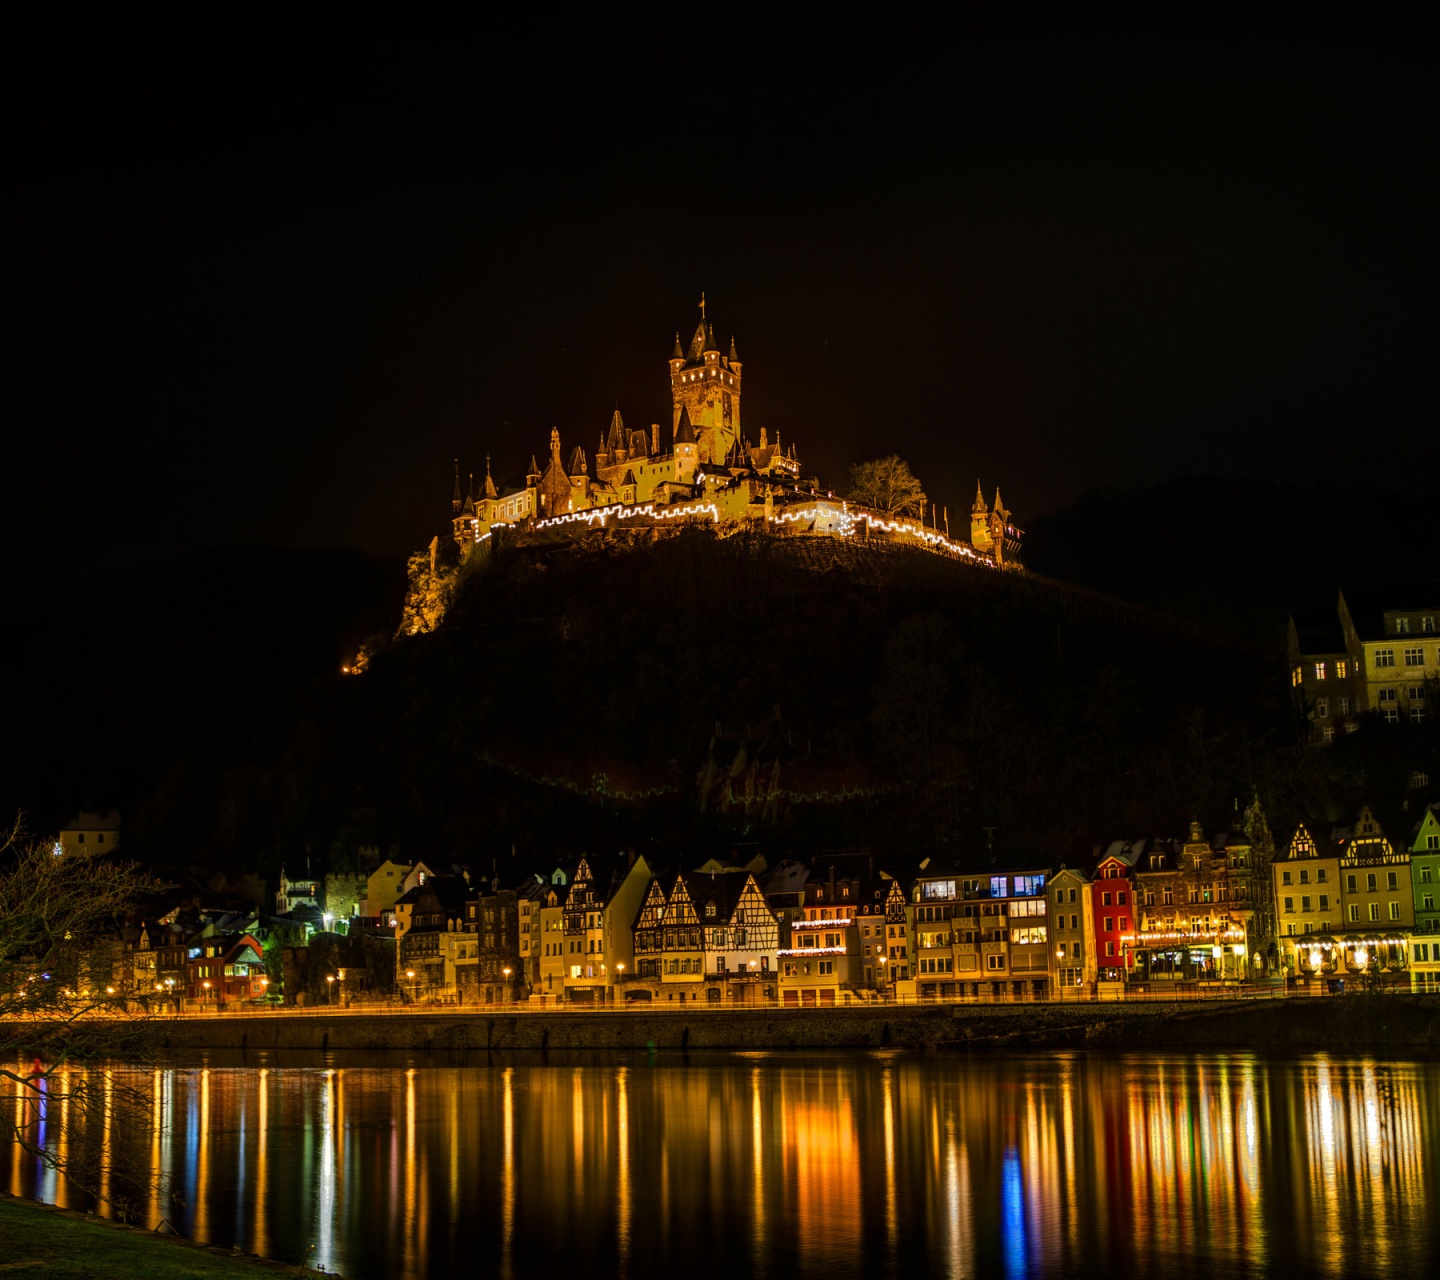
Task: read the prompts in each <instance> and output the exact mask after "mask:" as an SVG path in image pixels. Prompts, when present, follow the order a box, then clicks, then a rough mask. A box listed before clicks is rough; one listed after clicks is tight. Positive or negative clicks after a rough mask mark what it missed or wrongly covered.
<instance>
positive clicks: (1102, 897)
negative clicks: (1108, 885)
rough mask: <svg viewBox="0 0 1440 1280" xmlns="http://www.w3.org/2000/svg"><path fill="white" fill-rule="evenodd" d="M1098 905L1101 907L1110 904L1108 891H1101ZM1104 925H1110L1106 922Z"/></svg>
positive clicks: (1107, 926)
mask: <svg viewBox="0 0 1440 1280" xmlns="http://www.w3.org/2000/svg"><path fill="white" fill-rule="evenodd" d="M1100 905H1101V906H1102V907H1108V906H1109V905H1110V895H1109V894H1108V893H1102V894H1101V895H1100ZM1105 927H1106V928H1107V929H1108V928H1109V927H1110V926H1109V925H1108V924H1107V925H1106V926H1105Z"/></svg>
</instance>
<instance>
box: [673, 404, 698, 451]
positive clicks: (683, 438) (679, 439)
mask: <svg viewBox="0 0 1440 1280" xmlns="http://www.w3.org/2000/svg"><path fill="white" fill-rule="evenodd" d="M675 443H676V444H694V443H695V428H694V427H693V426H691V425H690V410H689V409H688V408H687V407H686V406H685V405H683V404H682V405H681V406H680V421H679V422H678V423H677V424H676V426H675Z"/></svg>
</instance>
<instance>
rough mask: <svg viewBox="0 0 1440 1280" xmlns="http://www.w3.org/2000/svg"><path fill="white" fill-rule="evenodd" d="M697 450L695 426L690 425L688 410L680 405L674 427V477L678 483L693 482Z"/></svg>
mask: <svg viewBox="0 0 1440 1280" xmlns="http://www.w3.org/2000/svg"><path fill="white" fill-rule="evenodd" d="M697 452H698V451H697V450H696V448H695V428H694V427H692V426H691V425H690V410H689V409H687V408H686V407H685V406H684V405H681V406H680V421H679V423H678V424H677V425H676V427H675V479H676V480H677V481H678V482H679V483H680V484H691V483H693V482H694V480H695V464H696V462H697V461H698V456H697Z"/></svg>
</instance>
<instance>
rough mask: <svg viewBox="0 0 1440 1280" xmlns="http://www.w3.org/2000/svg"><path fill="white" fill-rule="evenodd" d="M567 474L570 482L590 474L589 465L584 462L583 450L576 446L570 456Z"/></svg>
mask: <svg viewBox="0 0 1440 1280" xmlns="http://www.w3.org/2000/svg"><path fill="white" fill-rule="evenodd" d="M568 474H569V476H570V478H571V479H572V480H580V479H583V478H584V477H585V476H587V475H589V474H590V466H589V463H588V462H586V460H585V450H584V449H582V448H581V447H580V446H579V445H578V444H577V445H576V446H575V448H574V450H573V451H572V452H571V454H570V467H569V472H568Z"/></svg>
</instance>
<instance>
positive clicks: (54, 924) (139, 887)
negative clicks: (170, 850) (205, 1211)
mask: <svg viewBox="0 0 1440 1280" xmlns="http://www.w3.org/2000/svg"><path fill="white" fill-rule="evenodd" d="M158 888H160V886H159V885H158V883H156V882H155V881H154V880H152V879H151V878H150V877H149V876H148V875H146V874H145V873H143V872H142V871H140V870H139V869H138V868H136V867H135V866H133V865H130V864H126V863H123V862H120V861H119V860H118V859H115V858H113V857H109V856H106V855H103V854H98V853H94V852H86V851H83V850H81V851H77V850H67V851H62V850H61V848H60V846H59V845H58V844H57V845H55V846H53V847H47V846H45V845H41V844H36V843H33V842H28V841H26V840H24V839H23V835H22V830H21V827H20V824H19V823H18V822H17V823H16V824H15V826H14V827H12V828H11V829H10V830H9V831H8V832H7V833H4V834H3V835H0V1089H3V1092H4V1093H5V1094H6V1095H8V1096H6V1097H5V1098H4V1099H3V1101H0V1142H7V1141H8V1142H18V1143H19V1144H20V1145H21V1146H22V1147H24V1148H25V1149H26V1150H27V1151H29V1152H30V1153H31V1154H32V1155H34V1156H35V1157H36V1158H37V1159H39V1160H41V1161H42V1162H43V1163H44V1164H45V1165H46V1166H47V1167H49V1168H51V1169H55V1170H57V1171H58V1172H60V1173H62V1174H64V1175H65V1176H66V1177H67V1178H69V1179H70V1180H71V1181H72V1182H74V1183H75V1184H76V1185H77V1186H79V1187H81V1188H83V1189H84V1190H86V1191H88V1192H90V1193H91V1194H93V1195H96V1196H97V1197H100V1198H102V1199H105V1200H108V1201H110V1202H111V1203H112V1204H114V1205H115V1206H116V1207H117V1208H119V1209H120V1211H121V1212H122V1214H124V1213H126V1212H127V1210H128V1208H129V1207H130V1203H129V1202H131V1201H132V1200H133V1198H134V1197H135V1196H136V1195H143V1194H144V1184H145V1182H146V1181H148V1173H147V1171H145V1170H143V1169H137V1168H134V1167H131V1166H130V1165H129V1163H128V1162H127V1161H126V1159H125V1152H126V1151H128V1150H133V1149H134V1147H135V1145H136V1144H135V1141H134V1140H135V1139H136V1138H137V1137H140V1136H141V1135H142V1134H144V1133H146V1132H147V1131H148V1128H149V1125H150V1123H151V1116H152V1108H151V1099H150V1095H149V1093H148V1091H146V1090H144V1089H143V1087H137V1086H136V1085H135V1084H134V1083H131V1082H132V1081H134V1080H135V1078H136V1077H135V1075H134V1073H132V1072H127V1071H125V1070H123V1069H122V1070H116V1069H115V1068H116V1067H119V1066H120V1065H121V1064H123V1063H130V1064H135V1063H138V1062H139V1061H141V1060H142V1059H143V1058H144V1056H145V1054H146V1050H147V1048H148V1046H149V1043H150V1035H149V1032H150V1028H149V1026H148V1021H149V1020H148V1018H147V1016H146V1009H145V1007H146V1004H147V1003H148V1001H147V1000H146V999H145V996H146V995H148V994H149V993H148V991H147V992H141V991H140V990H139V989H138V988H139V984H138V982H137V979H136V977H135V970H134V965H133V958H132V957H133V951H132V949H131V947H130V946H129V944H128V941H127V939H126V937H125V935H124V930H123V927H122V926H123V923H124V921H125V919H126V916H127V914H128V913H129V912H130V910H131V908H132V906H133V904H134V902H135V900H136V899H137V897H139V896H140V895H142V894H145V893H148V892H152V891H154V890H156V889H158ZM118 1133H123V1134H124V1135H125V1137H126V1139H127V1141H125V1142H121V1141H118V1140H112V1138H113V1135H116V1134H118ZM96 1135H99V1137H98V1138H97V1136H96ZM143 1145H144V1144H143V1141H142V1142H141V1144H140V1146H141V1148H142V1149H143Z"/></svg>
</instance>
